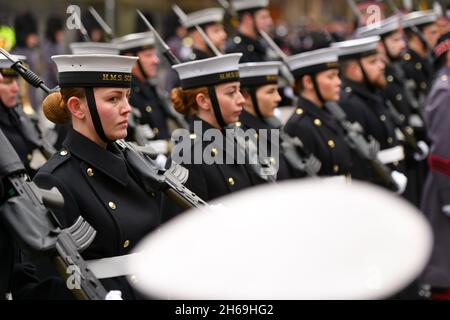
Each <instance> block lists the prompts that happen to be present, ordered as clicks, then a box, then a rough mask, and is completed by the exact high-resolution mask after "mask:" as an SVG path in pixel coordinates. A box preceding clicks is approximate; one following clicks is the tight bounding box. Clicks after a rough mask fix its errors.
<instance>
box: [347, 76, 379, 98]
mask: <svg viewBox="0 0 450 320" xmlns="http://www.w3.org/2000/svg"><path fill="white" fill-rule="evenodd" d="M348 87H350V88H351V91H352V92H355V93H356V94H357V95H359V96H362V97H364V98H367V99H370V100H373V101H376V102H378V103H381V102H382V101H381V100H380V97H379V96H378V95H377V92H376V91H373V90H371V89H369V87H368V86H367V85H366V84H365V83H358V82H355V81H352V80H349V79H346V78H345V79H344V80H343V83H342V88H344V90H346V89H347V88H348Z"/></svg>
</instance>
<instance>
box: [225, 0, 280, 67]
mask: <svg viewBox="0 0 450 320" xmlns="http://www.w3.org/2000/svg"><path fill="white" fill-rule="evenodd" d="M231 4H232V6H233V8H234V10H235V11H236V12H237V14H238V16H239V26H238V32H237V34H236V35H235V36H233V37H232V38H231V39H230V40H229V41H228V42H227V45H226V49H225V51H226V53H233V52H241V53H242V54H243V56H242V58H241V63H245V62H263V61H266V60H267V59H266V48H265V47H264V45H263V44H262V43H261V41H260V36H259V32H258V30H264V31H266V32H268V31H269V30H270V28H271V27H272V25H273V21H272V18H271V16H270V12H269V10H268V9H267V6H268V5H269V0H234V1H232V2H231Z"/></svg>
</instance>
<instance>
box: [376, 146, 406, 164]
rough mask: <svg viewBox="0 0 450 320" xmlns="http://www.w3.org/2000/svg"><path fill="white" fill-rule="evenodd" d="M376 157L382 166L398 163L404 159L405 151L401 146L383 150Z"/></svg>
mask: <svg viewBox="0 0 450 320" xmlns="http://www.w3.org/2000/svg"><path fill="white" fill-rule="evenodd" d="M377 157H378V160H380V161H381V162H382V163H384V164H388V163H393V162H399V161H402V160H403V159H405V150H404V149H403V147H402V146H397V147H394V148H390V149H384V150H381V151H379V152H378V154H377Z"/></svg>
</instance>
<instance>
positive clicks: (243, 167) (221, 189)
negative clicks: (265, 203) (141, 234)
mask: <svg viewBox="0 0 450 320" xmlns="http://www.w3.org/2000/svg"><path fill="white" fill-rule="evenodd" d="M195 122H197V126H198V125H199V124H201V131H200V130H197V131H195V130H194V123H195ZM190 126H191V130H190V131H191V135H190V137H187V138H188V139H190V141H187V142H186V143H183V142H179V143H178V144H177V146H180V144H183V150H177V151H175V150H176V149H175V148H174V151H173V152H172V160H174V161H176V162H177V163H179V164H181V165H182V166H183V167H185V168H187V169H188V170H189V178H188V180H187V182H186V184H185V185H186V187H187V188H188V189H190V190H191V191H193V192H194V193H195V194H197V195H198V196H199V197H200V198H201V199H203V200H205V201H206V202H209V201H211V200H214V199H217V198H220V197H222V196H226V195H228V194H230V193H233V192H237V191H241V190H244V189H246V188H249V187H252V186H255V185H258V184H261V183H264V182H265V180H263V179H262V178H260V177H258V175H257V174H256V173H254V171H253V170H252V168H251V167H250V166H249V165H248V164H239V162H236V161H233V163H232V164H227V163H226V159H227V152H228V154H229V155H232V154H233V153H234V154H236V145H235V146H234V148H232V147H229V148H228V149H227V148H226V142H225V137H223V143H221V142H215V141H214V138H212V141H211V140H210V139H207V138H202V136H203V135H204V134H205V132H206V131H208V130H210V129H213V130H218V129H215V128H214V127H213V126H211V125H210V124H209V123H207V122H206V121H203V120H201V119H199V118H198V117H196V116H194V117H193V118H192V120H191V124H190ZM216 132H217V131H216ZM221 134H222V135H223V132H221ZM184 138H186V137H184ZM184 148H187V149H189V150H186V152H189V153H190V154H188V155H186V154H185V153H184V152H185V150H184ZM174 152H176V154H177V156H179V157H181V156H183V159H181V160H178V159H177V157H176V156H175V155H174ZM196 157H197V159H196ZM207 158H209V159H210V160H209V162H208V160H206V161H205V159H207ZM214 159H216V161H214ZM234 159H236V158H234ZM177 160H178V161H177ZM196 160H198V161H196ZM221 160H223V161H221ZM163 199H164V200H163V212H164V213H163V214H164V221H167V220H169V219H171V218H173V217H174V216H175V215H178V214H179V213H181V212H182V211H183V210H182V209H181V208H179V207H177V206H175V205H174V204H173V202H171V201H170V200H168V199H167V198H166V197H164V198H163Z"/></svg>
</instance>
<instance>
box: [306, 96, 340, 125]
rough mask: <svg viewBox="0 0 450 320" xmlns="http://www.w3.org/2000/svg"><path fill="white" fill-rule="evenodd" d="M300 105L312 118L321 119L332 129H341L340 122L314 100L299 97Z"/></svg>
mask: <svg viewBox="0 0 450 320" xmlns="http://www.w3.org/2000/svg"><path fill="white" fill-rule="evenodd" d="M298 106H299V107H300V108H302V109H303V111H304V112H305V113H306V114H308V115H309V116H311V117H312V118H317V119H320V121H321V122H322V123H324V124H325V125H326V126H327V127H329V128H330V129H332V130H334V131H340V126H339V124H338V122H337V121H336V120H335V119H334V118H333V116H332V115H331V114H330V113H329V112H328V111H327V110H326V109H325V108H320V107H318V106H316V105H315V104H314V103H313V102H311V101H310V100H308V99H305V98H304V97H302V96H300V97H299V98H298Z"/></svg>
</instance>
